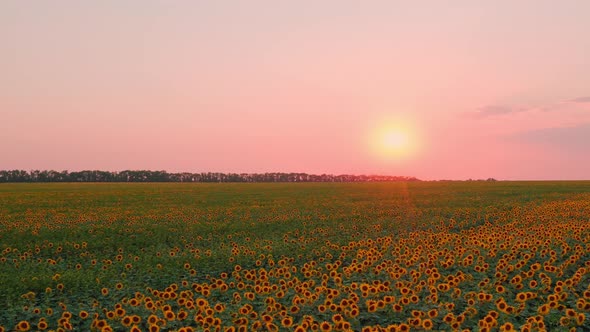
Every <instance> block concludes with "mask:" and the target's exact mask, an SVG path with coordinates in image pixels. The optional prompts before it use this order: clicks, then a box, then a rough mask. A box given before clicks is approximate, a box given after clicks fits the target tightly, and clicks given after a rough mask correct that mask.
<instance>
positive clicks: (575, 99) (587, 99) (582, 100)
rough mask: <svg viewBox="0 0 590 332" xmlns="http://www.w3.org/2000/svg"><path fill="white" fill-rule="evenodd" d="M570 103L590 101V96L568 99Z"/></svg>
mask: <svg viewBox="0 0 590 332" xmlns="http://www.w3.org/2000/svg"><path fill="white" fill-rule="evenodd" d="M568 101H569V102H570V103H590V97H579V98H574V99H570V100H568Z"/></svg>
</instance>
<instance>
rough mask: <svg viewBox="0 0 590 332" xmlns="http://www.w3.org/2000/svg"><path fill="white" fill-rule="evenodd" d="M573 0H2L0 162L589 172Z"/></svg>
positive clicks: (561, 175) (587, 112)
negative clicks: (487, 0)
mask: <svg viewBox="0 0 590 332" xmlns="http://www.w3.org/2000/svg"><path fill="white" fill-rule="evenodd" d="M588 13H590V2H589V1H581V0H580V1H574V0H566V1H559V2H556V1H544V0H542V1H533V0H527V1H508V0H501V1H489V2H480V1H466V0H460V1H455V2H452V3H448V2H435V1H432V2H422V1H409V2H400V1H374V2H373V1H371V2H358V1H293V2H277V1H187V2H183V1H178V2H176V1H174V2H172V1H125V2H120V1H99V2H93V3H88V2H79V1H60V2H34V1H12V0H8V1H2V2H1V3H0V40H2V43H1V44H0V52H1V54H2V56H0V72H1V73H2V74H1V75H0V152H1V155H0V169H25V170H31V169H55V170H66V169H67V170H83V169H101V170H112V171H117V170H125V169H151V170H167V171H171V172H176V171H189V172H201V171H204V172H207V171H218V172H307V173H316V174H321V173H331V174H344V173H346V174H384V175H406V176H415V177H418V178H420V179H467V178H488V177H494V178H497V179H511V180H518V179H522V180H528V179H590V167H589V165H590V60H589V59H590V38H588V32H589V31H590V20H589V19H588Z"/></svg>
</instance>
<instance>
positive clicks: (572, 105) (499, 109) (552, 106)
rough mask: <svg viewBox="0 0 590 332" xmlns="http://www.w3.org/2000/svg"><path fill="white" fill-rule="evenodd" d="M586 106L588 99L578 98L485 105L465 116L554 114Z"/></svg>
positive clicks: (589, 99) (582, 108)
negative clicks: (531, 103)
mask: <svg viewBox="0 0 590 332" xmlns="http://www.w3.org/2000/svg"><path fill="white" fill-rule="evenodd" d="M587 104H590V97H578V98H573V99H568V100H563V101H558V102H554V103H547V104H545V105H535V106H514V105H486V106H482V107H479V108H476V109H475V110H474V111H471V112H468V113H467V115H469V116H471V117H475V118H488V117H497V116H505V115H510V114H516V113H523V112H535V111H537V112H556V111H564V110H576V109H578V110H584V109H586V106H587ZM576 105H577V106H576Z"/></svg>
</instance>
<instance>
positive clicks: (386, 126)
mask: <svg viewBox="0 0 590 332" xmlns="http://www.w3.org/2000/svg"><path fill="white" fill-rule="evenodd" d="M369 140H370V142H369V144H370V146H371V150H372V152H373V154H375V155H376V156H378V157H379V158H380V159H384V160H395V161H400V160H405V159H408V158H410V157H411V156H412V155H414V154H415V153H416V152H417V146H418V144H417V135H416V132H415V130H414V129H413V128H412V127H411V126H410V125H409V124H407V123H403V122H401V121H392V122H384V123H381V124H380V125H379V126H377V127H376V128H375V129H373V130H372V131H371V135H370V138H369Z"/></svg>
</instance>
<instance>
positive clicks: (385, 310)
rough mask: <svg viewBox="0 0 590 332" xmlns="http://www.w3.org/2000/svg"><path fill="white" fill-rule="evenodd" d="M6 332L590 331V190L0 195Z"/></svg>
mask: <svg viewBox="0 0 590 332" xmlns="http://www.w3.org/2000/svg"><path fill="white" fill-rule="evenodd" d="M0 305H1V306H2V307H0V331H178V332H183V331H184V332H186V331H590V322H589V320H590V317H589V314H590V182H478V181H473V182H391V183H349V184H347V183H290V184H287V183H274V184H261V183H242V184H231V183H225V184H217V183H213V184H182V183H160V184H153V183H135V184H108V183H102V184H90V183H85V184H70V183H67V184H2V185H0Z"/></svg>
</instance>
